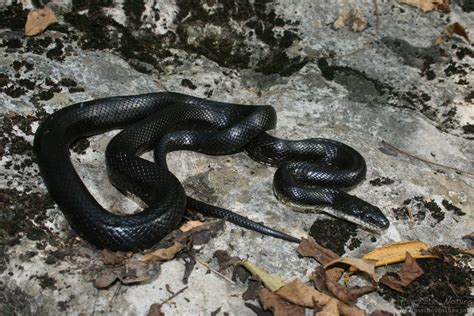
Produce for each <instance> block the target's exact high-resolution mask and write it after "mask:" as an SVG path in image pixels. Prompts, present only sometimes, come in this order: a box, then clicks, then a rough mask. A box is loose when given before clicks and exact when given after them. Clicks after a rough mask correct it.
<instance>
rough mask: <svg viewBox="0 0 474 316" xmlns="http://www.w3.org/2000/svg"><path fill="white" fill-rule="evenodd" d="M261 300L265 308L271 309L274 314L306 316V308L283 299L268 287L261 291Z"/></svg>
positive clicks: (278, 315) (279, 315)
mask: <svg viewBox="0 0 474 316" xmlns="http://www.w3.org/2000/svg"><path fill="white" fill-rule="evenodd" d="M259 298H260V302H262V306H263V309H264V310H271V311H272V312H273V315H274V316H293V315H295V316H304V315H305V308H304V307H302V306H298V305H295V304H292V303H289V302H287V301H285V300H283V299H282V298H281V297H280V296H278V295H276V294H273V293H272V292H271V291H269V290H268V289H266V288H263V289H261V290H260V292H259Z"/></svg>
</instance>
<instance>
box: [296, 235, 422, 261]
mask: <svg viewBox="0 0 474 316" xmlns="http://www.w3.org/2000/svg"><path fill="white" fill-rule="evenodd" d="M427 249H428V248H427ZM296 251H297V252H298V253H299V254H300V255H302V256H304V257H312V258H314V259H315V260H316V261H317V262H319V263H320V264H322V265H326V264H328V263H329V262H331V261H334V260H336V259H338V258H339V256H338V255H337V254H335V253H334V252H332V251H331V250H329V249H327V248H324V247H323V246H321V245H320V244H318V243H317V242H316V241H315V240H314V239H313V238H309V239H306V238H302V239H301V242H300V244H299V245H298V249H296Z"/></svg>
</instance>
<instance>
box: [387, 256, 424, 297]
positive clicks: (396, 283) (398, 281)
mask: <svg viewBox="0 0 474 316" xmlns="http://www.w3.org/2000/svg"><path fill="white" fill-rule="evenodd" d="M423 273H424V272H423V270H421V268H420V266H419V265H418V264H417V263H416V260H415V259H413V257H412V256H411V255H410V253H408V252H407V253H406V259H405V263H404V264H403V266H402V269H401V270H400V272H398V273H397V274H398V277H399V278H397V277H394V276H390V275H387V274H386V275H384V276H383V277H382V278H381V279H380V282H381V283H383V284H385V285H387V286H389V287H390V288H392V289H394V290H395V291H398V292H403V289H402V286H407V285H409V284H410V283H411V282H413V281H414V280H416V279H417V278H418V277H420V276H422V275H423Z"/></svg>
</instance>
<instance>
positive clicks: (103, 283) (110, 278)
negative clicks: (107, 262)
mask: <svg viewBox="0 0 474 316" xmlns="http://www.w3.org/2000/svg"><path fill="white" fill-rule="evenodd" d="M117 279H118V276H117V275H116V274H115V273H114V272H112V271H105V272H104V273H102V274H101V275H100V276H99V277H97V278H96V279H95V280H94V286H95V287H96V288H97V289H106V288H108V287H109V286H111V285H112V284H114V283H115V281H116V280H117Z"/></svg>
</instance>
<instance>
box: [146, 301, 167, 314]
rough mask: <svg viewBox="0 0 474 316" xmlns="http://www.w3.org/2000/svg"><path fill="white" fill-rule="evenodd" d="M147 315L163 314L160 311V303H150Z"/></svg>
mask: <svg viewBox="0 0 474 316" xmlns="http://www.w3.org/2000/svg"><path fill="white" fill-rule="evenodd" d="M148 316H165V314H164V313H163V312H162V311H161V305H160V304H158V303H155V304H151V306H150V309H149V310H148Z"/></svg>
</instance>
